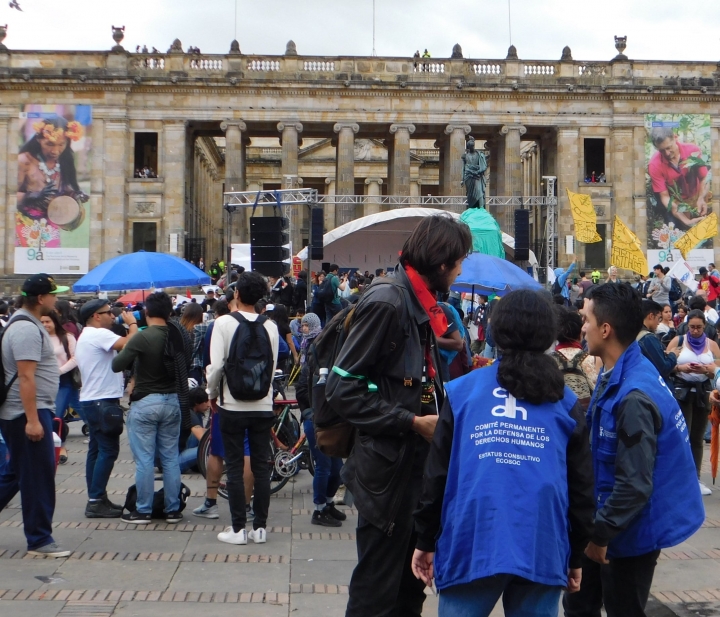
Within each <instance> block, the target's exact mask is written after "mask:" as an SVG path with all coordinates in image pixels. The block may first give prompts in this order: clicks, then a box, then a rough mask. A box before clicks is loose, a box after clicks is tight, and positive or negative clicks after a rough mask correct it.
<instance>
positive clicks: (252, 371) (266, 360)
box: [220, 313, 274, 405]
mask: <svg viewBox="0 0 720 617" xmlns="http://www.w3.org/2000/svg"><path fill="white" fill-rule="evenodd" d="M230 315H231V316H232V317H234V318H235V320H236V321H237V322H238V326H237V328H236V329H235V334H233V338H232V341H231V342H230V350H229V351H228V357H227V360H226V361H225V368H224V372H225V381H226V382H227V385H228V390H230V394H231V395H232V397H233V398H234V399H235V400H236V401H259V400H261V399H264V398H265V397H266V396H267V395H268V392H270V388H271V387H272V380H273V363H274V362H273V360H274V357H273V351H272V345H271V344H270V335H269V334H268V332H267V330H266V329H265V325H264V324H265V322H266V321H267V317H265V316H264V315H258V318H257V319H256V320H255V321H250V320H248V319H245V317H243V316H242V314H241V313H230ZM221 392H222V390H221ZM220 404H221V405H222V404H223V400H222V395H221V400H220Z"/></svg>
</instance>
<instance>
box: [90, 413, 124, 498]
mask: <svg viewBox="0 0 720 617" xmlns="http://www.w3.org/2000/svg"><path fill="white" fill-rule="evenodd" d="M119 404H120V401H119V400H118V399H101V400H97V401H84V402H83V403H82V404H81V407H82V410H83V412H82V413H83V417H84V418H85V419H86V422H87V425H88V429H89V430H90V443H89V444H88V453H87V459H86V461H85V481H86V482H87V488H88V498H89V499H101V498H102V497H103V496H104V495H105V493H106V492H107V484H108V481H109V480H110V474H111V473H112V470H113V466H114V465H115V461H116V460H117V457H118V454H119V453H120V435H108V434H106V433H104V432H103V431H102V425H101V422H100V416H101V415H102V413H103V410H104V409H106V408H107V407H110V406H113V407H117V406H119Z"/></svg>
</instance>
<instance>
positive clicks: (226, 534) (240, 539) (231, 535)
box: [218, 526, 252, 544]
mask: <svg viewBox="0 0 720 617" xmlns="http://www.w3.org/2000/svg"><path fill="white" fill-rule="evenodd" d="M250 533H252V532H250ZM218 540H220V542H225V543H226V544H247V540H248V533H247V531H246V530H245V529H241V530H240V531H238V532H237V533H235V532H234V531H233V528H232V526H230V527H227V528H226V529H225V531H221V532H220V533H219V534H218Z"/></svg>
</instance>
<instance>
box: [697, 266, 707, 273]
mask: <svg viewBox="0 0 720 617" xmlns="http://www.w3.org/2000/svg"><path fill="white" fill-rule="evenodd" d="M698 272H699V273H700V274H707V273H708V269H707V268H706V267H705V266H700V269H699V270H698Z"/></svg>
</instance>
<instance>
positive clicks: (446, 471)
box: [412, 290, 594, 617]
mask: <svg viewBox="0 0 720 617" xmlns="http://www.w3.org/2000/svg"><path fill="white" fill-rule="evenodd" d="M556 333H557V321H556V314H555V311H554V310H553V305H552V304H551V302H550V300H549V297H548V296H547V294H545V293H543V292H535V291H529V290H521V291H514V292H511V293H509V294H508V295H507V296H505V297H504V298H503V299H502V300H500V302H498V303H497V305H496V306H495V308H494V309H493V334H494V336H495V341H496V342H497V345H498V349H499V350H501V351H500V352H499V353H500V360H499V362H496V363H495V364H493V365H492V366H490V367H488V368H484V369H480V370H476V371H473V372H472V373H470V374H468V375H466V376H464V377H460V378H458V379H456V380H454V381H452V382H450V383H449V384H446V386H445V390H446V398H445V401H444V403H443V407H442V410H441V412H440V418H439V420H438V424H437V427H436V429H435V435H434V437H433V442H432V445H431V449H430V454H429V456H428V460H427V464H426V467H425V476H424V482H423V493H422V498H421V501H420V505H419V506H418V509H417V510H416V512H415V529H416V532H417V542H416V550H415V553H414V555H413V561H412V568H413V573H414V574H415V576H416V577H418V578H419V579H420V580H422V581H423V582H424V583H425V584H426V585H428V586H431V584H432V581H433V578H434V579H435V582H436V584H437V589H438V590H439V591H440V605H439V615H440V617H445V616H450V615H452V616H453V617H456V616H457V617H464V616H470V615H472V616H473V617H481V616H487V615H490V613H491V612H492V610H493V608H494V606H495V604H496V602H497V601H498V599H499V598H500V596H501V595H502V598H503V606H504V609H505V615H506V617H520V616H522V617H546V616H547V617H556V616H557V614H558V605H559V603H560V595H561V592H562V589H563V588H564V587H567V588H568V589H569V590H570V591H575V590H578V589H579V588H580V581H581V571H580V563H581V559H582V555H583V550H584V549H585V547H586V546H587V543H588V540H589V539H590V534H591V532H592V515H593V510H594V500H593V475H592V462H591V457H590V444H589V434H588V428H587V425H586V423H585V415H584V412H583V410H582V407H581V406H580V404H579V403H578V399H577V397H576V396H575V395H574V394H573V393H572V391H571V390H570V389H569V388H567V387H565V381H564V379H563V375H562V373H561V372H560V370H559V369H558V367H557V364H556V362H555V360H554V359H553V358H552V357H551V356H549V355H547V354H545V351H546V350H547V349H548V348H549V347H550V346H551V345H552V344H553V342H554V341H555V338H556Z"/></svg>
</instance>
